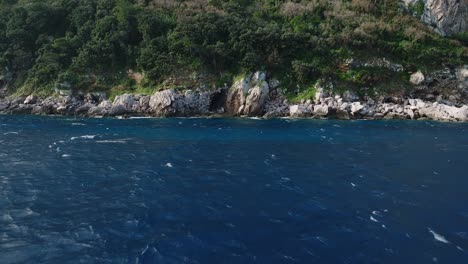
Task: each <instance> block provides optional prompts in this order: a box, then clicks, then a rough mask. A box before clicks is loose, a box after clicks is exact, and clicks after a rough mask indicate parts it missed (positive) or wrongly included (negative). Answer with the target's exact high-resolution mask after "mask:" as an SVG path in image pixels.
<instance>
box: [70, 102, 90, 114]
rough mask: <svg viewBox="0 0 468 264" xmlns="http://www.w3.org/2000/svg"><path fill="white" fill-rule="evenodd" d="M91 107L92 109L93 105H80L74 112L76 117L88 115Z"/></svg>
mask: <svg viewBox="0 0 468 264" xmlns="http://www.w3.org/2000/svg"><path fill="white" fill-rule="evenodd" d="M92 107H94V105H93V104H90V103H86V104H84V105H81V106H79V107H78V108H77V109H76V110H75V114H76V115H85V114H87V113H88V111H89V109H91V108H92Z"/></svg>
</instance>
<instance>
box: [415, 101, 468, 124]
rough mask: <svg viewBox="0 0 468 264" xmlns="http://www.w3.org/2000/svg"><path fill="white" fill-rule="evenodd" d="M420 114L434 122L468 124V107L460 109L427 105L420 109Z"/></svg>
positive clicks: (435, 104) (442, 105) (441, 105)
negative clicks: (467, 122)
mask: <svg viewBox="0 0 468 264" xmlns="http://www.w3.org/2000/svg"><path fill="white" fill-rule="evenodd" d="M419 114H420V115H421V116H426V117H428V118H431V119H434V120H445V121H465V122H466V121H468V106H467V105H464V106H463V107H460V108H458V107H455V106H448V105H444V104H439V103H433V104H426V106H425V107H423V108H421V109H419Z"/></svg>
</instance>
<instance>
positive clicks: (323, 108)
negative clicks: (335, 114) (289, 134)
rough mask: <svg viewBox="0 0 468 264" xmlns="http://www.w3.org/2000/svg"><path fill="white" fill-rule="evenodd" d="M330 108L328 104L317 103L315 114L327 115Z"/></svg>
mask: <svg viewBox="0 0 468 264" xmlns="http://www.w3.org/2000/svg"><path fill="white" fill-rule="evenodd" d="M329 110H330V108H329V107H328V105H315V106H314V114H315V115H317V116H327V115H328V112H329Z"/></svg>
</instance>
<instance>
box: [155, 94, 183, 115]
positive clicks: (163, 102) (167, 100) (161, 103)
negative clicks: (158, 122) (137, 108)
mask: <svg viewBox="0 0 468 264" xmlns="http://www.w3.org/2000/svg"><path fill="white" fill-rule="evenodd" d="M178 97H179V96H178V94H177V93H176V92H175V91H174V90H172V89H169V90H164V91H161V92H156V93H155V94H153V95H152V96H151V98H150V101H149V107H150V111H151V112H152V113H153V114H156V115H157V116H172V115H175V113H176V112H177V109H176V107H175V105H173V103H174V102H175V101H176V98H178Z"/></svg>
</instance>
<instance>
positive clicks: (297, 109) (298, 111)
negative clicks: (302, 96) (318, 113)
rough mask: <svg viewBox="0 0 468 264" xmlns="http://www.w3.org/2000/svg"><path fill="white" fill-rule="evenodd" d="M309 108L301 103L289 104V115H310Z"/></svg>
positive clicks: (295, 116)
mask: <svg viewBox="0 0 468 264" xmlns="http://www.w3.org/2000/svg"><path fill="white" fill-rule="evenodd" d="M310 114H311V113H310V110H309V109H308V108H307V107H305V106H303V105H291V106H289V116H291V117H293V118H301V117H307V116H310Z"/></svg>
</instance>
